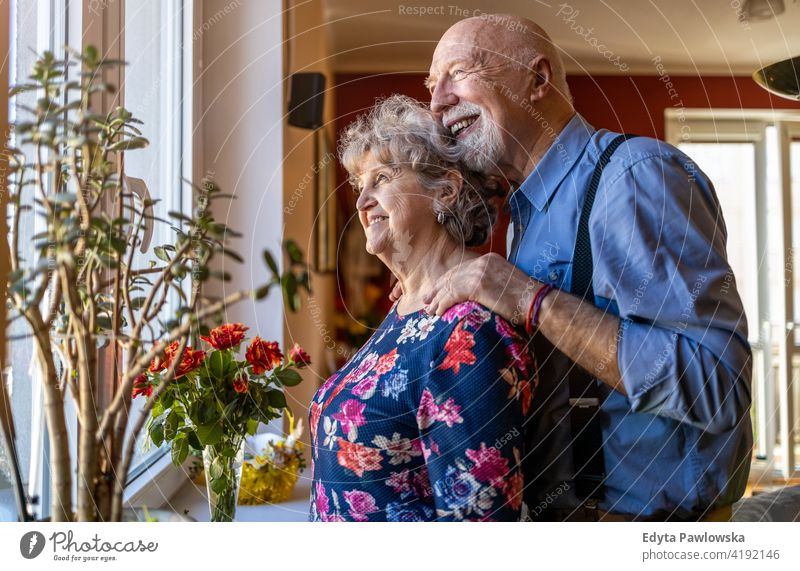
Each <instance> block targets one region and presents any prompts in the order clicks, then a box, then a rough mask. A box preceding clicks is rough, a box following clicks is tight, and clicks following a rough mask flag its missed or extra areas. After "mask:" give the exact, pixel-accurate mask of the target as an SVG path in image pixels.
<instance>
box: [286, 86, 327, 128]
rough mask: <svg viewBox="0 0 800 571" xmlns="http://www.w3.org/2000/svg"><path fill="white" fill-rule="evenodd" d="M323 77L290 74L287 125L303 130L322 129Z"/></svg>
mask: <svg viewBox="0 0 800 571" xmlns="http://www.w3.org/2000/svg"><path fill="white" fill-rule="evenodd" d="M324 103H325V76H324V75H322V74H321V73H294V74H292V85H291V95H290V96H289V125H291V126H293V127H301V128H303V129H319V128H320V127H322V110H323V107H324Z"/></svg>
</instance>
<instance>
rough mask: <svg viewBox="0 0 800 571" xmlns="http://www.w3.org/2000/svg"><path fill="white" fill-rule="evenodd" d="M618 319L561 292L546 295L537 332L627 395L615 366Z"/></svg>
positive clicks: (593, 373) (616, 365) (609, 384)
mask: <svg viewBox="0 0 800 571" xmlns="http://www.w3.org/2000/svg"><path fill="white" fill-rule="evenodd" d="M619 325H620V321H619V319H618V318H617V317H616V316H614V315H611V314H608V313H604V312H602V311H600V310H599V309H597V308H596V307H594V306H593V305H590V304H588V303H586V302H584V301H582V300H581V299H579V298H577V297H575V296H574V295H570V294H568V293H566V292H563V291H560V290H554V291H552V292H550V293H549V294H547V296H546V297H545V298H544V300H543V301H542V306H541V309H540V310H539V331H540V332H541V334H543V335H544V336H545V337H547V339H548V341H550V342H551V343H552V344H553V345H554V346H555V347H556V348H557V349H558V350H559V351H561V352H562V353H564V354H565V355H566V356H567V357H569V358H570V359H571V360H573V361H575V362H576V363H578V365H580V366H581V367H583V368H584V369H585V370H586V371H588V372H589V373H590V374H592V375H594V376H595V377H596V378H598V379H600V380H601V381H603V382H604V383H605V384H606V385H608V386H609V387H611V388H612V389H614V390H616V391H619V392H620V393H622V394H626V392H625V386H624V385H623V384H622V375H621V373H620V370H619V363H618V362H617V351H618V342H619V339H618V333H619Z"/></svg>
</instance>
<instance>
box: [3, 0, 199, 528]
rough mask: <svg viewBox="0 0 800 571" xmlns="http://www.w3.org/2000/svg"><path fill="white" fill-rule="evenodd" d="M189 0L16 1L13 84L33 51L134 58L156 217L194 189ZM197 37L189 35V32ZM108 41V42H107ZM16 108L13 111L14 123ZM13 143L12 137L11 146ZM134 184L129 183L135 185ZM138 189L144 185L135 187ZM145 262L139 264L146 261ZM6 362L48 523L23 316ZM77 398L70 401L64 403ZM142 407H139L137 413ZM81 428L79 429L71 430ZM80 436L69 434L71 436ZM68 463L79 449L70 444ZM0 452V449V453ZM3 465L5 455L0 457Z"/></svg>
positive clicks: (126, 73) (22, 454)
mask: <svg viewBox="0 0 800 571" xmlns="http://www.w3.org/2000/svg"><path fill="white" fill-rule="evenodd" d="M192 5H193V2H192V1H190V0H175V1H172V0H171V1H169V2H164V1H162V0H137V1H136V2H133V1H122V2H97V1H96V0H83V1H75V0H69V1H68V0H12V2H11V7H10V10H11V30H10V31H11V34H10V43H11V45H10V59H11V66H10V70H11V73H10V83H11V84H14V83H21V82H23V81H24V80H25V78H26V76H27V73H28V71H29V69H30V68H31V65H32V64H33V62H34V61H35V58H36V55H37V54H38V53H40V52H41V51H43V50H46V49H47V50H52V51H54V52H55V53H56V54H57V55H59V54H61V53H63V46H64V45H65V44H67V43H69V44H70V45H72V46H73V47H74V48H76V49H79V48H81V47H82V46H81V45H79V43H80V42H83V43H84V45H88V44H94V45H96V46H98V47H99V48H100V50H101V52H102V53H106V52H107V50H109V49H111V50H112V53H111V54H110V55H109V57H118V56H115V55H113V50H114V49H117V50H118V53H119V55H120V56H122V58H123V59H125V60H126V61H128V62H129V64H130V65H129V66H127V67H126V68H125V69H124V70H122V71H121V77H120V79H119V80H117V79H116V78H115V79H114V80H113V81H114V83H117V84H118V87H119V88H120V90H121V94H122V99H123V104H124V105H125V106H126V107H127V108H128V109H130V110H131V111H132V112H133V113H134V115H135V116H137V117H138V118H140V119H141V120H143V121H144V123H145V124H144V126H143V130H144V135H145V136H146V137H147V138H148V139H149V140H150V146H149V147H148V148H147V149H144V150H139V151H135V152H131V153H130V155H129V156H127V157H126V164H125V170H126V175H127V176H128V177H131V178H133V179H140V180H141V181H143V183H144V185H145V186H146V187H147V189H148V191H149V194H150V196H151V197H152V198H155V199H159V200H160V201H161V202H160V203H159V204H158V205H157V207H156V212H155V214H156V215H157V216H159V217H161V218H166V214H167V212H168V211H184V212H185V211H187V209H188V208H190V204H191V192H190V191H189V190H188V189H187V186H186V184H184V183H183V182H182V179H183V178H186V179H193V178H195V177H193V176H192V161H191V157H192V152H191V149H192V146H191V136H192V133H191V128H190V125H191V120H190V119H191V112H192V107H193V97H192V95H193V92H192V87H191V86H192V81H191V73H192V66H191V65H186V63H187V62H191V61H192V60H191V57H192V55H191V42H187V43H186V44H185V43H184V41H183V39H184V37H185V36H186V34H185V30H187V29H190V28H189V26H190V25H191V12H192V10H191V8H192ZM188 36H191V33H189V34H188ZM107 42H111V45H110V46H109V45H106V44H107ZM35 97H36V94H34V93H25V94H23V95H22V96H21V97H20V98H19V99H18V100H17V105H24V104H27V105H30V106H32V105H33V102H34V101H35ZM15 115H16V109H15V108H14V107H13V106H12V108H11V109H10V113H9V118H10V120H11V121H14V120H15ZM12 142H13V141H12ZM135 183H136V181H132V184H135ZM139 188H141V185H140V186H139ZM31 226H32V227H27V228H25V229H24V231H23V233H22V235H21V236H20V243H21V244H26V243H31V236H33V235H34V234H35V233H37V232H39V231H41V228H37V227H35V226H34V225H31ZM171 239H172V237H171V235H170V231H169V230H166V231H163V230H162V231H161V233H160V234H158V233H157V234H156V235H154V236H153V237H152V244H153V245H158V244H161V243H164V242H167V241H170V240H171ZM146 262H147V260H146V259H145V260H139V263H142V264H145V263H146ZM8 335H9V337H10V339H11V340H10V343H9V347H8V350H7V354H8V355H9V359H8V361H9V363H8V367H7V370H6V371H3V380H4V381H5V382H6V383H7V386H8V388H9V393H10V394H11V399H12V406H13V409H14V416H15V422H16V428H17V441H16V445H17V449H18V450H17V452H18V457H19V460H20V464H21V470H22V476H23V480H24V482H25V484H26V486H27V487H28V493H29V495H30V496H36V497H38V498H39V501H38V504H37V507H36V508H35V516H36V517H39V518H42V517H47V516H48V515H49V514H48V513H47V512H48V510H49V503H50V502H49V498H48V495H49V486H50V484H49V478H48V463H47V462H48V454H47V445H48V443H47V435H46V429H45V423H44V415H43V411H42V397H41V392H40V390H39V389H38V384H37V380H36V378H35V374H36V372H35V367H34V366H33V365H32V363H33V344H32V342H31V340H30V338H29V335H30V332H29V330H28V327H27V324H26V323H24V321H23V320H16V321H14V322H13V323H12V324H11V325H10V327H9V330H8ZM67 400H68V402H71V399H70V398H68V399H67ZM141 404H142V403H141V402H136V401H135V402H134V409H135V410H134V411H132V413H133V414H132V416H133V415H135V414H136V412H137V411H138V407H140V406H141ZM70 414H71V416H70ZM68 422H69V424H70V425H72V426H76V425H77V418H76V417H75V415H74V411H72V412H70V411H69V410H68ZM73 432H77V431H73ZM74 436H75V435H74V434H73V437H74ZM71 452H72V459H73V462H74V461H75V458H76V455H77V454H76V452H77V446H76V443H75V442H74V441H73V442H72V448H71ZM161 455H163V451H160V450H150V451H147V452H144V451H141V450H140V449H139V448H138V447H137V457H136V458H135V459H134V462H133V465H132V466H131V471H130V474H129V481H132V480H133V479H134V478H136V477H137V476H138V482H137V483H138V484H139V487H141V485H142V480H147V479H148V478H149V477H151V473H150V471H148V467H150V466H151V465H152V464H153V462H154V461H155V460H157V459H158V457H159V456H161ZM0 456H2V452H0ZM0 459H1V458H0ZM9 487H10V482H9V477H8V475H7V474H4V472H3V470H2V469H0V521H2V520H15V519H16V517H17V516H16V506H15V504H14V499H13V495H11V493H10V491H9Z"/></svg>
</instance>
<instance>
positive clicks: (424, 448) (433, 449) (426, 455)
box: [420, 440, 439, 462]
mask: <svg viewBox="0 0 800 571" xmlns="http://www.w3.org/2000/svg"><path fill="white" fill-rule="evenodd" d="M420 443H421V446H422V457H423V458H424V459H425V461H426V462H427V461H428V458H430V456H431V453H432V452H436V454H438V453H439V445H438V444H436V442H434V441H433V440H431V447H430V448H428V447H427V446H425V443H424V442H422V441H420Z"/></svg>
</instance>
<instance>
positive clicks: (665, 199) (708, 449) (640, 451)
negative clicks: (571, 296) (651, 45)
mask: <svg viewBox="0 0 800 571" xmlns="http://www.w3.org/2000/svg"><path fill="white" fill-rule="evenodd" d="M616 135H617V133H613V132H610V131H606V130H599V131H597V130H595V129H594V128H593V127H592V126H591V125H589V124H588V123H587V122H586V121H585V120H584V119H583V118H582V117H581V116H580V115H578V114H576V115H575V116H574V117H573V118H572V119H571V120H570V122H569V123H568V125H567V126H566V128H565V129H564V130H563V131H562V132H561V133H560V134H559V136H558V138H557V139H556V140H555V141H554V144H553V145H552V146H551V147H550V149H549V150H548V151H547V152H546V154H545V156H544V157H543V158H542V160H541V161H540V163H539V164H538V165H537V167H536V169H535V170H534V171H533V172H532V173H531V174H530V176H529V177H528V178H527V179H526V180H525V181H524V182H523V184H522V185H520V187H519V188H518V189H516V190H515V191H514V192H513V193H512V195H511V197H510V199H509V206H510V208H511V217H512V224H513V228H514V238H513V242H512V248H511V252H510V254H509V259H510V261H512V262H513V263H514V264H515V265H516V266H517V267H519V268H520V269H522V270H523V271H525V272H526V273H527V274H528V275H531V276H532V277H534V278H536V279H537V280H540V281H542V282H546V283H551V284H554V285H555V286H557V287H558V288H559V289H561V290H564V291H569V288H570V283H571V276H572V257H573V250H574V246H575V235H576V231H577V225H578V220H579V217H580V212H581V208H582V206H583V199H584V196H585V193H586V190H587V188H588V185H589V181H590V179H591V175H592V172H593V170H594V167H595V163H596V161H597V159H598V157H599V156H600V154H601V153H602V151H603V149H604V148H605V147H606V146H607V145H608V143H609V142H610V141H611V140H612V139H613V138H614V137H615V136H616ZM589 231H590V234H591V239H592V258H593V261H594V279H593V285H594V292H595V305H596V306H598V307H599V308H601V309H603V310H605V311H608V312H610V313H612V314H614V315H617V316H619V317H620V318H621V325H620V330H619V347H618V365H619V368H620V371H621V372H622V378H623V383H624V385H625V389H626V391H627V393H628V397H625V396H623V395H622V394H621V393H618V392H616V391H611V390H610V389H607V388H606V387H603V388H604V389H605V392H606V393H608V396H607V398H606V400H605V403H604V404H603V406H602V411H601V412H600V414H601V421H602V424H603V436H604V442H605V445H604V454H605V464H606V471H607V474H608V478H607V486H608V487H607V492H606V499H605V501H604V502H603V503H602V504H601V507H602V508H603V509H605V510H608V511H614V512H622V513H628V514H635V515H639V516H642V517H664V516H665V514H668V513H671V514H675V515H676V516H688V515H690V514H692V513H697V512H700V511H703V510H705V509H707V508H709V507H719V506H723V505H729V504H731V503H732V502H733V501H735V500H736V499H738V498H739V497H740V496H741V495H742V493H743V492H744V487H745V484H746V479H747V472H748V470H749V465H750V454H751V447H752V429H751V424H750V417H749V407H750V402H751V393H750V381H751V359H750V347H749V344H748V342H747V323H746V320H745V316H744V309H743V307H742V302H741V299H740V298H739V295H738V293H737V290H736V283H735V279H734V277H733V274H732V272H731V270H730V267H729V265H728V262H727V258H726V252H725V244H726V239H727V231H726V228H725V224H724V221H723V219H722V213H721V212H720V206H719V202H718V200H717V197H716V195H715V191H714V188H713V185H712V184H711V182H710V181H709V179H708V178H707V177H706V176H705V174H703V173H702V172H701V171H700V170H699V169H698V168H697V166H696V165H695V164H694V163H693V162H692V161H691V159H690V158H689V157H687V156H686V155H685V154H683V153H682V152H681V151H679V150H678V149H676V148H675V147H672V146H671V145H668V144H666V143H664V142H663V141H659V140H656V139H651V138H646V137H637V138H634V139H631V140H629V141H626V142H624V143H623V144H622V145H620V147H619V148H618V149H617V151H616V153H615V154H614V156H613V157H612V159H611V161H610V163H609V164H608V166H607V167H606V169H605V171H604V173H603V178H602V181H601V183H600V187H599V189H598V193H597V198H596V200H595V204H594V209H593V211H592V215H591V218H590V220H589ZM557 294H558V292H555V293H553V294H551V295H557ZM541 349H542V348H541V347H537V356H538V358H539V361H540V363H541V369H540V376H541V383H540V387H539V390H537V393H536V394H535V396H534V415H533V418H532V420H531V425H529V426H530V428H531V430H532V432H533V436H532V437H531V440H532V441H533V442H535V443H536V446H535V447H534V449H533V450H531V454H530V456H529V457H528V458H527V459H526V464H527V465H528V466H530V467H531V468H530V469H531V470H535V473H531V474H526V479H529V480H530V481H531V482H532V488H531V489H530V492H531V493H530V495H529V496H528V498H527V500H528V502H529V504H532V505H531V506H530V507H531V508H532V510H533V512H534V514H535V513H536V511H537V506H539V507H542V506H545V505H546V506H549V507H572V506H574V505H575V504H576V503H577V500H576V499H575V497H574V494H571V493H569V490H570V487H569V482H570V475H571V474H572V473H573V472H572V453H571V450H570V445H569V442H570V438H571V435H570V429H569V421H568V418H566V419H565V416H566V414H567V408H568V406H567V399H568V394H567V388H566V386H565V383H562V384H558V380H559V379H560V376H559V375H560V373H561V372H563V370H564V368H565V367H566V366H568V364H565V361H566V358H565V357H564V356H563V355H561V354H560V353H557V352H553V351H552V347H550V348H549V349H547V348H546V347H545V350H546V351H547V353H546V354H545V355H541V354H540V351H541ZM604 366H607V364H604V363H598V364H597V367H598V368H599V369H602V368H603V367H604ZM564 490H567V491H566V492H564Z"/></svg>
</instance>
